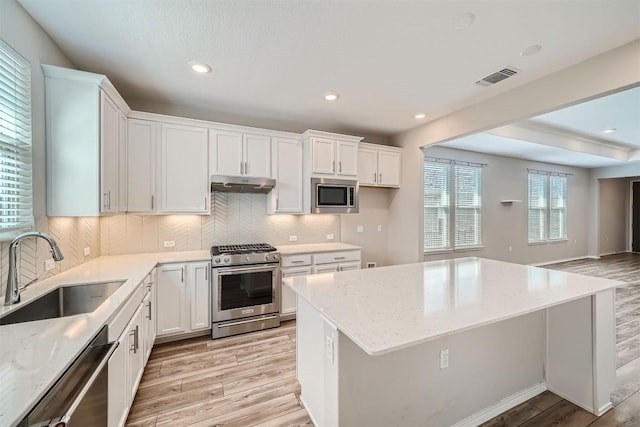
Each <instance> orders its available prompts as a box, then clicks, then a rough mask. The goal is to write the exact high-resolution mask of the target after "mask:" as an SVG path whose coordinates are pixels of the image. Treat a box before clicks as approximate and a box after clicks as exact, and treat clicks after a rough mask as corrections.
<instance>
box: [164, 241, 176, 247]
mask: <svg viewBox="0 0 640 427" xmlns="http://www.w3.org/2000/svg"><path fill="white" fill-rule="evenodd" d="M175 245H176V241H175V240H165V241H164V247H165V248H173V247H174V246H175Z"/></svg>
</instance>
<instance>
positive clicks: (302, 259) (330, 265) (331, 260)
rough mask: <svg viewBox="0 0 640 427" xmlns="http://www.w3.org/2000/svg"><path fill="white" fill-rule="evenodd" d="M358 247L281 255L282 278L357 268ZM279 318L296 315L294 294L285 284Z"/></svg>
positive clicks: (359, 255) (359, 253) (358, 261)
mask: <svg viewBox="0 0 640 427" xmlns="http://www.w3.org/2000/svg"><path fill="white" fill-rule="evenodd" d="M360 258H361V251H360V249H355V250H346V251H336V252H322V253H317V254H295V255H283V256H282V258H281V261H280V265H281V266H282V268H281V274H282V279H286V278H287V277H295V276H306V275H308V274H321V273H337V272H339V271H349V270H358V269H360V268H361V266H360ZM280 295H281V297H280V298H281V300H280V318H281V319H284V320H288V319H292V318H294V317H295V315H296V294H295V292H293V291H292V290H291V289H289V288H288V287H286V286H282V291H281V292H280Z"/></svg>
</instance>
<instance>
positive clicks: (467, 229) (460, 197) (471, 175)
mask: <svg viewBox="0 0 640 427" xmlns="http://www.w3.org/2000/svg"><path fill="white" fill-rule="evenodd" d="M455 188H456V197H455V204H456V209H455V246H456V247H464V246H479V245H480V243H481V242H482V236H481V230H482V226H481V225H482V217H481V214H482V206H481V200H482V195H481V191H482V168H481V167H478V166H461V165H455Z"/></svg>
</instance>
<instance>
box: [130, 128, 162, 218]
mask: <svg viewBox="0 0 640 427" xmlns="http://www.w3.org/2000/svg"><path fill="white" fill-rule="evenodd" d="M158 127H159V125H158V123H155V122H151V121H148V120H138V119H129V123H128V134H129V137H128V144H127V151H128V155H127V163H128V167H127V184H128V185H127V196H128V201H127V205H128V211H129V212H154V211H155V209H156V204H157V203H156V202H157V200H156V148H157V145H158V144H157V141H158Z"/></svg>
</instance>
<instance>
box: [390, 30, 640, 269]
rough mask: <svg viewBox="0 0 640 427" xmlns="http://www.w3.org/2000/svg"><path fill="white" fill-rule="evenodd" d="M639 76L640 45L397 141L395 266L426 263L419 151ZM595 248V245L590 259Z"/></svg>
mask: <svg viewBox="0 0 640 427" xmlns="http://www.w3.org/2000/svg"><path fill="white" fill-rule="evenodd" d="M639 70H640V40H638V41H635V42H633V43H629V44H627V45H624V46H621V47H619V48H617V49H614V50H612V51H609V52H606V53H604V54H602V55H598V56H596V57H594V58H591V59H589V60H587V61H584V62H582V63H580V64H577V65H575V66H572V67H569V68H566V69H564V70H562V71H559V72H557V73H554V74H552V75H549V76H547V77H544V78H542V79H539V80H536V81H533V82H531V83H528V84H526V85H524V86H521V87H519V88H516V89H513V90H511V91H509V92H506V93H503V94H500V95H497V96H495V97H493V98H490V99H488V100H486V101H484V102H481V103H478V104H475V105H472V106H469V107H467V108H465V109H462V110H460V111H458V112H455V113H453V114H450V115H448V116H446V117H442V118H440V119H437V120H434V121H433V122H430V123H426V124H425V125H422V126H419V127H416V128H414V129H412V130H409V131H407V132H404V133H402V134H400V135H398V136H396V137H395V138H394V139H395V142H396V145H398V146H400V147H403V148H404V150H403V155H402V183H403V185H402V188H401V189H400V190H398V191H397V192H395V193H394V195H393V196H392V200H391V204H390V212H389V215H390V218H392V221H391V222H390V224H389V251H388V252H389V258H390V262H392V263H406V262H416V261H419V260H420V259H421V257H422V207H421V203H422V153H421V151H420V147H422V146H425V145H432V144H436V143H438V142H442V141H446V140H450V139H454V138H457V137H460V136H463V135H468V134H472V133H476V132H480V131H484V130H488V129H492V128H494V127H497V126H501V125H505V124H508V123H512V122H515V121H518V120H522V119H525V118H528V117H533V116H535V115H538V114H542V113H545V112H549V111H552V110H555V109H558V108H562V107H564V106H567V105H571V104H576V103H578V102H582V101H585V100H588V99H591V98H595V97H597V96H599V95H601V94H605V93H609V92H613V91H616V90H620V89H622V88H626V87H630V86H632V85H634V84H637V83H638V82H640V72H639ZM479 90H491V89H490V88H489V89H479ZM634 175H637V173H635V174H634ZM596 197H597V196H596ZM589 207H590V209H589V210H588V212H587V213H586V214H587V215H589V224H590V226H589V233H591V232H593V230H595V233H596V236H597V234H598V233H597V224H598V222H597V220H595V219H593V218H592V216H593V215H596V213H594V212H597V201H596V202H595V203H592V202H590V205H589ZM594 210H595V211H594ZM593 221H595V222H593ZM596 239H597V238H596ZM591 246H592V245H591V243H590V244H589V252H590V253H591V252H592V251H591ZM594 252H595V253H597V251H594Z"/></svg>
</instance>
